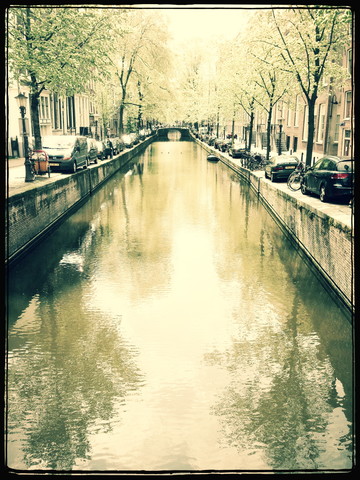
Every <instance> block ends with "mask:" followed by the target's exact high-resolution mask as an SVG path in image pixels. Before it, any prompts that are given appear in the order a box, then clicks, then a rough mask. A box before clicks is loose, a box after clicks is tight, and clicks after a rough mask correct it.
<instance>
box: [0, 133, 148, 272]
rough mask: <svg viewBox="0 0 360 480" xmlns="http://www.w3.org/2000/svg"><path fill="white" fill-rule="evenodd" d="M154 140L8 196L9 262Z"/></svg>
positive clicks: (26, 249) (6, 221)
mask: <svg viewBox="0 0 360 480" xmlns="http://www.w3.org/2000/svg"><path fill="white" fill-rule="evenodd" d="M152 141H153V139H152V138H149V139H147V140H145V141H144V142H142V143H141V144H139V145H137V146H135V147H134V148H132V149H131V150H127V151H125V152H123V153H121V154H120V155H119V156H117V157H115V158H113V159H112V160H105V161H103V162H100V163H99V164H97V165H94V166H92V167H91V168H88V169H85V170H81V171H78V172H76V173H75V174H72V175H66V176H65V175H64V176H59V177H54V181H51V182H49V183H46V184H44V185H40V186H35V185H34V187H33V188H31V189H28V190H26V191H24V192H21V193H18V194H15V195H12V196H11V197H9V198H8V201H7V209H6V216H5V248H6V262H7V263H9V264H10V263H12V262H13V261H14V260H17V259H19V258H20V257H21V256H22V255H23V254H25V253H26V252H27V251H28V250H29V249H30V248H32V247H33V246H34V245H35V244H36V243H37V242H38V241H40V239H41V238H42V237H43V236H44V235H45V234H47V233H49V232H50V231H51V230H52V229H53V228H55V227H56V226H57V225H58V224H59V222H60V221H62V220H64V219H65V218H66V217H67V216H68V215H70V214H71V213H72V212H73V211H74V210H75V209H77V208H79V206H81V205H82V203H83V202H84V201H85V200H86V199H87V198H88V196H89V195H91V194H92V192H93V191H94V190H96V189H97V188H99V187H100V185H101V184H102V183H103V182H105V181H106V180H107V179H109V178H110V177H111V176H112V175H114V173H116V172H117V171H118V170H119V169H120V168H121V167H123V166H124V165H126V164H127V163H128V162H129V161H130V160H131V158H132V157H134V156H135V155H137V154H138V153H140V152H141V151H143V150H144V149H145V148H146V147H147V146H148V145H149V143H151V142H152Z"/></svg>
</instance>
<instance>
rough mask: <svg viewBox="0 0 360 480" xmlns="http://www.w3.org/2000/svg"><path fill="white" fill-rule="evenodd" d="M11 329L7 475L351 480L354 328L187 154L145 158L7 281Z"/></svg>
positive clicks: (250, 209)
mask: <svg viewBox="0 0 360 480" xmlns="http://www.w3.org/2000/svg"><path fill="white" fill-rule="evenodd" d="M45 253H46V254H45ZM8 312H9V318H8V328H9V342H8V349H9V363H8V384H9V392H8V431H9V434H8V452H9V463H10V465H11V466H12V467H13V468H23V469H31V468H40V469H54V470H59V469H65V470H72V469H73V470H76V469H80V468H82V469H84V470H86V471H94V470H120V471H124V470H163V469H165V470H166V469H169V470H178V469H184V470H204V469H216V470H228V469H235V470H240V469H245V470H259V469H261V470H265V469H274V470H276V469H285V470H286V469H305V468H310V469H321V468H334V469H337V468H349V467H350V466H351V454H352V453H351V452H352V442H351V440H352V438H351V434H352V379H351V366H352V358H351V353H352V344H351V325H350V322H348V319H347V317H346V314H345V313H344V312H342V311H340V309H339V308H338V307H337V306H336V305H335V304H334V303H333V302H332V300H331V297H330V296H329V294H328V292H326V290H325V289H324V288H323V287H322V286H321V284H319V282H318V280H317V278H316V276H315V275H313V274H312V272H311V271H310V270H309V268H308V267H307V265H305V264H304V261H303V260H302V259H301V257H300V256H299V255H298V253H297V252H296V250H295V249H294V248H293V246H292V245H291V244H290V242H289V241H287V240H286V238H285V237H284V235H283V233H282V232H281V230H279V228H278V227H277V225H276V224H275V222H274V221H273V220H272V218H271V217H270V216H269V215H268V213H267V212H266V211H265V210H264V208H263V207H262V206H261V205H260V204H259V200H258V199H257V197H256V196H255V195H253V193H252V191H251V190H250V189H249V187H248V186H246V185H244V184H243V183H242V182H241V181H239V179H238V178H237V176H236V175H234V174H232V173H231V172H229V170H228V169H226V167H225V166H223V165H222V164H221V163H220V162H219V163H218V164H216V165H214V164H210V163H209V162H207V161H206V153H205V152H204V151H202V150H200V149H199V147H197V145H196V144H194V143H193V142H181V141H174V142H156V143H153V144H152V145H151V146H149V147H148V148H147V149H146V151H145V152H144V153H143V154H142V155H140V156H139V157H138V159H137V161H136V162H131V163H130V164H128V165H126V166H125V167H124V169H123V171H122V172H120V173H119V174H118V175H115V176H114V177H113V178H112V179H111V180H110V181H109V182H107V183H106V184H105V185H104V186H103V187H102V188H101V189H99V190H98V191H97V192H96V194H95V195H93V196H92V197H91V198H90V199H89V201H88V202H87V203H86V204H85V205H84V206H83V207H82V208H81V209H80V210H79V211H78V212H76V213H75V214H74V215H72V216H71V217H70V218H69V219H67V220H66V222H65V223H64V224H63V225H62V226H60V227H59V228H58V229H57V230H56V231H55V232H53V233H52V234H51V235H49V236H48V237H47V238H46V240H45V241H44V242H43V244H41V245H39V246H38V247H37V248H36V249H34V250H33V252H32V254H31V256H29V257H28V258H26V259H24V260H23V261H21V263H20V264H19V265H17V266H15V267H14V268H13V269H12V271H11V272H10V275H9V301H8Z"/></svg>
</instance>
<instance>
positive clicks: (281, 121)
mask: <svg viewBox="0 0 360 480" xmlns="http://www.w3.org/2000/svg"><path fill="white" fill-rule="evenodd" d="M282 128H283V119H282V118H279V148H278V153H279V155H281V138H282Z"/></svg>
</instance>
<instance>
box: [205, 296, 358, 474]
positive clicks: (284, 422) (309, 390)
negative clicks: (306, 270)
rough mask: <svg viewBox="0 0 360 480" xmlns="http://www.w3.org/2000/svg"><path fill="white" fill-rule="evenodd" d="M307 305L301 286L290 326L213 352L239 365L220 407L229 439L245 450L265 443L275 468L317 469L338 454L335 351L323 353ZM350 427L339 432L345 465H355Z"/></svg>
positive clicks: (228, 364)
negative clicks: (305, 324)
mask: <svg viewBox="0 0 360 480" xmlns="http://www.w3.org/2000/svg"><path fill="white" fill-rule="evenodd" d="M301 311H302V304H301V300H300V298H299V296H298V295H296V294H295V295H294V296H293V301H292V310H291V312H290V314H289V316H288V318H287V321H286V324H285V325H284V329H283V331H281V332H278V333H276V334H275V332H273V331H271V329H267V330H266V331H264V332H262V333H261V336H260V337H259V338H258V339H257V342H256V344H255V345H254V343H251V342H250V343H246V342H236V343H234V345H233V349H232V351H231V352H226V354H225V355H224V356H221V355H220V356H219V355H215V356H211V355H210V356H209V357H208V360H209V361H215V362H220V363H222V364H223V365H225V366H226V368H227V369H229V370H231V371H232V372H233V373H234V375H233V377H234V383H233V384H232V385H231V386H229V387H228V389H227V391H226V393H225V394H224V396H223V398H222V399H221V400H220V401H219V402H218V403H217V404H216V405H215V406H214V410H213V411H214V413H215V414H216V415H218V416H219V417H220V418H221V421H222V425H223V434H224V439H226V442H227V443H228V444H229V445H232V446H236V447H237V448H238V449H239V450H243V449H248V448H251V449H253V451H255V450H258V449H261V450H263V452H264V455H266V457H267V459H268V463H269V464H270V465H271V466H272V467H273V468H274V469H275V470H277V469H279V470H303V469H314V470H316V469H320V468H327V467H329V464H326V463H324V462H330V464H332V461H333V459H331V458H329V457H328V454H329V452H330V450H331V446H330V445H328V443H327V442H328V440H327V438H328V433H327V430H328V429H329V427H330V425H329V424H330V421H331V413H332V412H333V410H334V408H336V407H339V403H338V402H337V401H336V402H335V401H334V400H335V397H336V391H335V389H334V376H333V373H334V372H333V370H332V368H331V365H330V362H329V359H328V358H322V356H321V355H319V351H318V348H317V347H318V341H317V338H316V337H315V336H314V335H313V334H312V333H307V334H306V333H305V332H304V330H302V331H301V332H299V331H298V326H299V324H300V323H301V322H300V319H301ZM254 328H256V327H255V326H254ZM246 370H248V374H246V373H245V374H244V373H243V372H246ZM240 372H241V373H240ZM239 377H240V381H239ZM242 379H243V381H241V380H242ZM343 423H344V425H346V419H345V417H344V418H343ZM345 430H347V432H346V434H345V435H343V436H341V433H340V432H339V434H338V436H337V438H336V439H335V441H336V443H337V445H338V447H337V450H338V454H339V455H341V454H340V453H339V452H340V451H341V450H343V456H342V457H341V462H342V465H341V467H340V468H349V467H351V453H350V452H351V451H348V453H346V450H347V448H349V447H350V446H351V432H350V430H349V429H348V428H346V427H345ZM332 441H334V439H332ZM350 448H351V447H350ZM334 461H335V462H338V459H335V460H334Z"/></svg>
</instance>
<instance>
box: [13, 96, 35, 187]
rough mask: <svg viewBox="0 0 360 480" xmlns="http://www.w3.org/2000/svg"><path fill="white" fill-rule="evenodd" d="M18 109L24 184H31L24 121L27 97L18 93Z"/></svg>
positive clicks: (32, 176) (27, 142)
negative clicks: (22, 144)
mask: <svg viewBox="0 0 360 480" xmlns="http://www.w3.org/2000/svg"><path fill="white" fill-rule="evenodd" d="M15 98H16V100H17V103H18V106H19V108H20V114H21V122H22V135H23V139H24V157H25V162H24V165H25V182H32V181H34V175H33V173H32V168H31V167H32V165H31V162H30V158H29V140H28V134H27V131H26V121H25V113H26V101H27V98H28V97H27V96H26V95H25V94H24V93H19V95H18V96H17V97H15Z"/></svg>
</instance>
